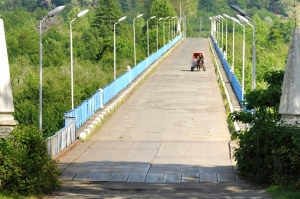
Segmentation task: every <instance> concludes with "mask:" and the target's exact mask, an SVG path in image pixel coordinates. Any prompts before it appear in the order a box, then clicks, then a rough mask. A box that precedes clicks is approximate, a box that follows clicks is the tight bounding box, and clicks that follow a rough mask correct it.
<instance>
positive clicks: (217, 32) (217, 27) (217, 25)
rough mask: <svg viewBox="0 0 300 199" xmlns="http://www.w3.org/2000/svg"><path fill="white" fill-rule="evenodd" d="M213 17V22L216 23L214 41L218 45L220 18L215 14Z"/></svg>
mask: <svg viewBox="0 0 300 199" xmlns="http://www.w3.org/2000/svg"><path fill="white" fill-rule="evenodd" d="M214 19H215V24H216V42H217V44H218V45H219V42H220V41H219V31H220V29H219V24H220V19H219V17H217V16H214Z"/></svg>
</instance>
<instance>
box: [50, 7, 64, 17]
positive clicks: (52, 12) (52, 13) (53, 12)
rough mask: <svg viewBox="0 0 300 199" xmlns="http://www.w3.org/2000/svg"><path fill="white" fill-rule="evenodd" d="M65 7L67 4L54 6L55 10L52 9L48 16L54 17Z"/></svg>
mask: <svg viewBox="0 0 300 199" xmlns="http://www.w3.org/2000/svg"><path fill="white" fill-rule="evenodd" d="M64 8H65V6H58V7H56V8H54V9H53V10H51V11H50V12H49V13H48V17H47V18H49V17H53V16H54V15H56V14H57V13H59V12H60V11H62V10H63V9H64Z"/></svg>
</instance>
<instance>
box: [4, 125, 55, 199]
mask: <svg viewBox="0 0 300 199" xmlns="http://www.w3.org/2000/svg"><path fill="white" fill-rule="evenodd" d="M58 175H59V170H58V168H57V166H56V164H55V162H54V161H53V160H52V159H51V158H50V156H49V155H48V150H47V146H46V141H45V140H44V139H43V138H41V135H40V132H39V131H38V130H37V129H36V127H33V126H23V125H21V126H18V127H17V128H15V129H14V131H13V133H11V134H10V135H9V136H7V137H6V138H5V139H4V138H2V139H0V192H2V191H3V190H7V191H10V192H15V193H21V194H24V195H41V194H45V193H48V192H50V191H52V190H53V189H55V188H57V187H58V186H59V181H58Z"/></svg>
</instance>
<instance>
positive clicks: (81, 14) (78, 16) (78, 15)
mask: <svg viewBox="0 0 300 199" xmlns="http://www.w3.org/2000/svg"><path fill="white" fill-rule="evenodd" d="M88 11H89V10H88V9H87V10H83V11H81V12H80V13H78V14H77V15H76V18H80V17H82V16H83V15H85V14H86V13H88Z"/></svg>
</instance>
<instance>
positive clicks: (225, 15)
mask: <svg viewBox="0 0 300 199" xmlns="http://www.w3.org/2000/svg"><path fill="white" fill-rule="evenodd" d="M223 16H224V17H226V18H228V19H231V17H230V16H228V15H227V14H223Z"/></svg>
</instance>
